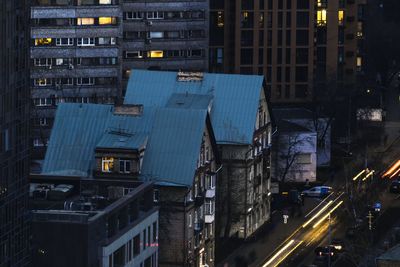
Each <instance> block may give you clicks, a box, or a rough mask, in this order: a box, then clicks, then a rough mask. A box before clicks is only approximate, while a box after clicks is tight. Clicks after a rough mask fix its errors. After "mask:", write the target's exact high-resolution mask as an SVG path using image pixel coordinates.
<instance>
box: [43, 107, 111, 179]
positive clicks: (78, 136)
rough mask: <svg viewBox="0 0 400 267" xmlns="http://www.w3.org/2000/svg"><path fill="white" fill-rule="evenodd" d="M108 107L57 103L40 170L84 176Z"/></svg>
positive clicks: (47, 172) (103, 127) (103, 128)
mask: <svg viewBox="0 0 400 267" xmlns="http://www.w3.org/2000/svg"><path fill="white" fill-rule="evenodd" d="M112 110H113V106H110V105H97V104H72V103H71V104H70V103H63V104H59V105H58V108H57V112H56V117H55V121H54V125H53V130H52V132H51V136H50V141H49V145H48V147H47V151H46V156H45V159H44V163H43V170H42V173H45V174H52V175H65V176H87V174H88V173H89V172H90V170H91V169H92V168H93V164H94V147H95V146H96V144H97V142H98V141H99V140H100V138H101V137H102V135H103V133H104V130H105V129H106V127H107V125H108V123H109V120H110V118H111V115H112Z"/></svg>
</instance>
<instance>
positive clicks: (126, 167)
mask: <svg viewBox="0 0 400 267" xmlns="http://www.w3.org/2000/svg"><path fill="white" fill-rule="evenodd" d="M119 172H120V173H130V172H131V161H130V160H129V159H120V160H119Z"/></svg>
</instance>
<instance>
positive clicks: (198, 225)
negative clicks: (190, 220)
mask: <svg viewBox="0 0 400 267" xmlns="http://www.w3.org/2000/svg"><path fill="white" fill-rule="evenodd" d="M203 229H204V221H203V220H198V222H196V223H194V231H195V232H201V231H203Z"/></svg>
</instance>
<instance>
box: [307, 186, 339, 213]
mask: <svg viewBox="0 0 400 267" xmlns="http://www.w3.org/2000/svg"><path fill="white" fill-rule="evenodd" d="M332 194H333V192H331V193H330V194H329V195H328V196H327V197H326V198H324V199H323V200H322V201H321V203H319V204H318V205H317V206H315V208H313V209H312V210H311V211H310V212H309V213H307V215H306V216H304V218H307V217H308V216H309V215H310V214H311V213H313V212H314V210H316V209H318V207H319V206H320V205H322V204H323V203H324V202H325V200H326V199H328V198H329V197H330V196H331V195H332Z"/></svg>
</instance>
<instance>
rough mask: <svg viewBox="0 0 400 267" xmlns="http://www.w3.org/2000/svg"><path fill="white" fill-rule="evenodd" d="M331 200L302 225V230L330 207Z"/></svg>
mask: <svg viewBox="0 0 400 267" xmlns="http://www.w3.org/2000/svg"><path fill="white" fill-rule="evenodd" d="M332 203H333V200H330V201H329V202H328V203H327V204H326V205H325V206H324V207H323V208H322V209H320V210H319V211H318V212H317V213H316V214H315V215H314V216H312V217H311V219H309V220H308V221H307V222H306V223H305V224H303V226H302V227H303V228H305V227H306V226H307V225H309V224H310V223H311V222H312V221H314V219H315V218H317V217H318V216H319V215H320V214H321V213H322V212H324V211H325V210H326V209H327V208H328V207H329V206H330V205H332Z"/></svg>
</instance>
